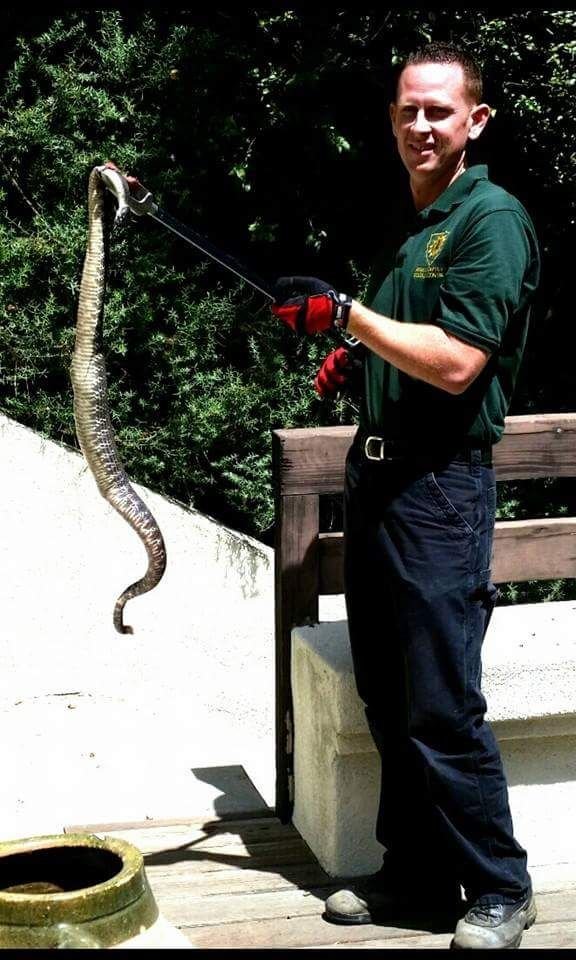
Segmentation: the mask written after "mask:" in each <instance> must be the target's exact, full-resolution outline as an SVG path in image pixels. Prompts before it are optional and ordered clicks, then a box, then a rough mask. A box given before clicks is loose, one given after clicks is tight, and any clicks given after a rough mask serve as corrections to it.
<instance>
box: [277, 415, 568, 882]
mask: <svg viewBox="0 0 576 960" xmlns="http://www.w3.org/2000/svg"><path fill="white" fill-rule="evenodd" d="M355 430H356V427H353V426H339V427H323V428H312V429H292V430H277V431H275V432H274V434H273V460H274V488H275V497H276V551H275V565H276V566H275V591H276V597H275V603H276V704H277V713H276V755H277V780H276V812H277V815H278V816H279V817H280V819H281V820H282V821H283V822H285V823H287V822H289V821H290V820H291V818H292V817H293V813H294V796H295V790H294V742H295V729H294V724H295V717H294V699H295V698H294V692H295V691H294V690H293V682H294V675H293V671H294V663H293V658H292V647H293V643H294V642H295V640H296V641H297V642H298V643H299V644H300V645H301V649H302V651H303V653H302V656H304V657H308V656H311V657H312V658H313V659H314V658H316V659H317V663H316V661H315V666H314V667H313V670H312V672H314V671H317V674H316V676H314V677H312V675H311V676H310V677H309V678H308V681H306V682H310V683H320V684H321V683H322V682H323V679H325V678H326V677H330V678H331V679H330V680H329V689H330V691H331V693H330V697H332V698H333V697H336V699H338V698H339V697H344V698H346V697H349V698H350V697H353V693H351V689H352V686H353V684H352V677H351V662H349V661H348V660H347V654H346V645H347V630H346V624H345V622H344V623H342V622H341V623H340V624H334V623H332V624H323V625H321V626H320V628H318V627H317V628H313V627H310V626H308V630H306V629H304V630H302V629H295V628H300V627H302V626H303V625H313V624H318V623H319V598H320V597H321V596H322V595H334V594H342V592H343V575H342V557H343V537H342V533H341V532H330V533H323V532H321V531H320V528H319V524H320V497H321V496H323V495H326V494H330V495H340V494H342V491H343V478H344V461H345V456H346V453H347V450H348V448H349V446H350V443H351V441H352V438H353V436H354V433H355ZM494 465H495V470H496V477H497V480H498V481H503V480H516V479H524V478H538V477H574V476H576V414H575V413H569V414H558V415H556V414H543V415H542V414H541V415H534V416H517V417H509V418H507V420H506V428H505V433H504V436H503V438H502V440H501V442H500V443H499V444H497V445H496V446H495V448H494ZM492 570H493V579H494V581H495V582H496V583H502V582H506V581H516V582H521V581H526V580H549V579H554V578H567V577H576V517H564V516H563V517H560V518H553V519H530V520H505V521H498V522H497V524H496V530H495V540H494V555H493V566H492ZM570 603H571V602H566V601H565V602H563V603H560V604H558V605H556V604H539V605H537V606H538V607H539V608H541V609H539V610H538V614H539V620H538V623H539V624H540V626H539V629H538V630H536V629H534V630H529V627H530V624H531V623H532V621H534V622H535V621H536V619H538V618H535V617H534V616H533V615H532V612H531V610H529V609H527V608H528V607H532V606H533V605H522V607H524V609H523V610H521V609H520V608H518V607H505V608H497V610H496V611H495V614H494V617H493V623H492V624H491V627H490V631H489V634H490V633H491V632H492V631H493V630H494V629H495V628H494V623H495V621H496V620H498V618H500V622H501V623H502V624H504V627H505V630H504V627H502V628H501V629H502V630H504V632H505V631H510V630H514V629H516V628H515V627H514V626H512V624H518V623H519V622H520V621H519V619H518V618H519V617H520V616H521V615H522V614H523V629H524V630H525V631H526V630H528V631H529V635H530V637H532V635H534V636H533V637H532V645H533V647H534V649H535V650H536V651H537V654H536V659H535V658H534V651H533V650H532V648H531V649H530V650H529V651H528V654H529V657H531V658H532V669H533V673H532V675H528V674H527V675H526V677H525V679H524V687H523V688H522V690H521V691H520V694H519V696H520V697H521V698H522V697H524V699H526V697H530V696H531V693H530V691H531V689H532V686H534V687H538V688H541V689H535V690H534V698H535V699H538V696H540V695H542V691H543V690H544V688H545V683H544V682H543V683H542V684H540V683H538V684H535V683H534V677H535V676H536V675H538V671H540V674H539V675H541V676H542V678H543V681H544V680H545V679H546V678H545V677H544V674H543V673H542V670H543V666H542V665H543V664H544V665H545V664H546V663H547V661H548V659H550V661H553V660H554V656H555V655H556V652H557V651H556V648H558V650H560V648H561V655H560V654H558V656H557V658H556V661H557V662H556V661H554V663H553V664H551V667H550V671H549V676H548V686H549V687H550V689H551V690H552V693H551V694H548V695H547V696H548V700H550V697H552V698H553V697H554V688H555V686H559V687H561V686H562V683H560V684H558V683H557V681H558V679H559V678H562V677H563V676H564V675H565V674H566V675H567V677H568V680H569V683H568V686H567V688H566V689H564V690H559V694H561V697H560V699H561V700H562V704H561V706H559V708H558V710H555V708H554V707H553V706H550V703H549V702H548V701H547V702H546V704H545V706H543V707H541V705H540V704H539V703H538V704H536V705H535V706H534V708H533V710H532V708H531V707H528V708H526V704H524V706H523V708H522V709H520V710H518V709H516V707H517V706H518V705H517V704H515V709H512V708H511V709H510V710H509V711H508V709H507V706H506V703H505V700H506V685H507V684H509V683H510V678H512V679H514V680H515V679H516V674H518V673H519V672H521V671H518V670H517V669H516V667H515V662H516V661H515V660H514V656H512V658H511V659H510V655H509V656H508V665H507V666H506V664H499V663H498V662H497V661H498V656H499V654H498V652H496V655H495V657H494V656H493V657H492V660H493V663H492V676H493V678H495V683H496V681H497V680H498V677H499V678H500V687H499V688H497V687H495V689H496V688H497V689H498V690H499V691H500V694H501V697H500V699H501V701H502V703H501V704H500V705H499V706H498V710H499V713H498V711H497V716H498V718H499V719H500V721H501V724H500V733H501V734H502V735H504V734H505V735H506V736H514V737H518V736H520V735H522V736H523V734H524V733H525V732H526V731H527V730H528V728H530V729H531V731H532V732H533V733H534V730H535V729H536V728H535V727H534V723H533V722H532V721H531V717H532V715H534V716H536V715H538V716H539V717H540V719H541V720H542V721H543V724H544V725H543V726H542V724H541V725H540V727H539V728H538V731H537V733H538V736H540V737H542V736H552V737H554V736H557V735H562V734H565V735H572V733H574V735H575V736H576V672H575V673H572V666H574V667H575V668H576V648H575V649H574V656H573V655H572V652H571V649H568V652H567V645H568V646H569V644H570V642H571V641H570V638H568V637H567V635H566V614H567V613H570V612H571V611H572V610H573V612H574V620H573V624H574V637H575V640H576V601H575V602H574V603H573V604H572V606H570ZM556 607H558V611H557V612H558V616H556V615H555V614H556ZM544 608H546V609H544ZM560 614H561V615H560ZM527 615H528V617H529V619H528V620H527V619H526V618H527ZM556 620H558V621H559V622H560V623H561V624H562V625H563V627H562V629H563V630H564V633H563V634H562V638H561V639H558V640H557V641H553V640H552V638H551V636H550V634H551V631H554V630H555V626H554V624H555V622H556ZM504 621H505V623H504ZM571 622H572V621H571ZM536 634H538V635H537V636H536ZM543 636H545V637H546V639H548V637H549V636H550V641H549V642H550V650H549V652H548V651H547V650H546V646H545V644H544V643H543V640H542V637H543ZM534 637H535V638H536V639H534ZM518 642H519V643H520V644H522V643H523V641H522V640H519V641H518ZM310 645H311V646H310ZM501 646H502V649H503V654H502V656H503V658H504V660H505V661H506V651H505V647H506V644H505V643H503V644H501ZM555 651H556V652H555ZM522 655H523V651H521V652H520V656H522ZM318 658H319V660H318ZM572 659H574V664H573V663H572ZM302 662H303V661H302ZM310 662H312V661H310ZM518 662H522V661H518ZM318 664H320V667H319V666H318ZM306 669H308V667H307V668H306ZM318 670H319V671H320V672H318ZM498 671H500V673H499V672H498ZM507 671H508V672H507ZM534 671H536V673H534ZM554 671H555V672H554ZM520 679H521V678H520ZM296 682H300V681H296ZM301 682H304V681H301ZM326 682H328V681H326ZM485 682H486V673H485ZM332 683H336V684H340V686H338V688H337V693H335V692H334V691H335V690H336V688H335V687H334V688H332V687H330V684H332ZM485 688H486V687H485ZM519 689H520V688H519ZM327 690H328V688H327ZM572 692H574V702H573V709H568V707H570V704H569V701H570V698H571V696H572ZM324 693H325V695H327V691H324ZM302 695H303V696H304V694H302ZM313 695H314V690H313V689H311V690H310V691H307V693H306V696H308V697H309V698H310V697H312V696H313ZM487 696H488V703H489V712H490V696H489V693H487ZM517 699H518V696H516V700H517ZM321 700H322V698H321V696H320V691H319V690H318V696H317V697H316V698H315V703H314V718H313V719H314V723H315V724H316V728H315V733H313V731H312V728H311V727H310V728H308V727H306V724H307V723H309V722H310V721H309V720H307V719H306V718H305V717H304V716H302V715H301V716H299V717H296V723H297V724H298V723H300V730H299V739H300V744H301V747H300V750H301V752H304V751H305V749H306V741H307V740H308V741H311V740H312V739H313V737H314V736H316V737H317V736H318V730H319V729H320V727H319V726H318V725H319V724H320V725H321V724H324V726H323V727H322V730H323V731H324V732H323V734H322V737H324V739H326V738H328V739H329V738H330V736H331V733H334V737H335V739H334V743H335V744H339V746H337V747H334V749H337V750H340V749H342V750H343V751H344V752H346V751H348V753H350V752H351V751H352V752H353V749H352V747H351V744H352V743H356V746H357V748H358V750H359V751H360V753H363V754H366V752H367V751H369V750H371V749H372V748H371V747H370V746H368V741H367V740H366V738H365V730H361V729H360V724H361V723H363V721H362V720H361V719H358V718H359V717H361V715H362V710H361V704H360V702H359V701H358V703H353V702H352V701H350V702H348V701H346V703H347V706H346V707H345V713H346V716H345V717H343V718H342V719H341V720H338V721H334V718H333V715H332V714H331V715H330V716H329V717H328V715H326V716H323V717H319V716H318V711H320V712H321V711H322V710H323V709H324V707H325V704H324V706H323V704H322V702H321ZM299 702H300V703H302V702H305V701H303V700H302V698H300V701H299ZM299 709H300V712H301V714H302V711H304V712H306V708H305V707H302V706H300V707H299ZM531 710H532V713H531ZM544 714H546V716H544ZM571 714H573V718H571ZM354 718H355V719H354ZM490 719H492V717H490ZM572 720H573V721H574V723H572ZM334 722H336V723H337V725H338V724H340V725H341V729H338V730H334V731H331V730H330V729H329V725H330V724H333V723H334ZM519 728H520V730H519ZM366 729H367V728H366ZM495 732H496V733H497V735H498V732H497V731H496V730H495ZM303 738H304V739H303ZM303 743H304V746H302V744H303ZM315 749H318V744H316V746H315ZM354 749H355V748H354ZM373 759H374V758H373ZM364 760H365V758H364ZM364 760H363V761H362V762H363V763H364ZM306 762H311V761H305V763H306ZM563 762H564V761H563ZM350 775H351V776H352V774H350ZM354 776H355V777H357V776H359V773H358V770H356V773H354ZM566 778H567V780H568V779H570V774H569V773H567V774H566ZM573 779H574V781H575V785H576V771H574V777H573ZM332 788H333V787H329V786H326V785H324V789H326V790H330V789H332ZM318 789H322V788H321V787H319V788H318ZM575 789H576V786H575ZM296 792H297V791H296ZM324 799H325V800H326V798H324ZM304 802H306V804H309V803H313V800H312V799H311V798H310V797H307V795H306V799H305V801H304V799H302V800H301V806H302V804H303V803H304ZM294 822H295V824H296V826H298V825H299V824H298V821H297V819H296V818H295V819H294ZM326 829H327V830H328V829H329V825H328V824H327V823H326ZM303 835H304V838H305V839H306V840H307V842H309V843H311V841H312V848H313V849H314V846H313V841H314V837H312V838H311V837H309V836H306V835H305V834H304V833H303ZM315 852H316V851H315ZM321 862H322V859H321ZM323 866H324V867H325V869H328V872H331V871H330V863H326V862H325V863H323Z"/></svg>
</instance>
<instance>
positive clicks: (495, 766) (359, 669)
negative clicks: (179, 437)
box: [272, 44, 539, 948]
mask: <svg viewBox="0 0 576 960" xmlns="http://www.w3.org/2000/svg"><path fill="white" fill-rule="evenodd" d="M489 116H490V108H489V107H488V106H487V104H485V103H483V102H482V81H481V76H480V72H479V69H478V66H477V65H476V63H475V62H474V61H473V59H472V58H470V57H469V56H468V55H466V54H465V53H464V52H463V51H461V50H459V49H457V48H455V47H452V46H449V45H445V44H429V45H428V46H427V47H425V48H423V49H422V50H420V51H418V52H416V53H415V54H413V55H411V56H410V57H409V58H408V60H407V62H406V63H405V64H404V66H403V68H402V69H401V71H400V73H399V77H398V83H397V90H396V99H395V101H394V102H393V103H392V104H391V107H390V117H391V121H392V128H393V132H394V136H395V138H396V141H397V147H398V152H399V155H400V158H401V160H402V162H403V164H404V166H405V168H406V170H407V171H408V174H409V180H410V190H411V193H412V198H413V201H414V206H415V217H414V221H413V223H412V224H411V225H410V227H409V230H408V231H407V234H406V239H405V242H404V243H403V245H402V246H401V248H400V250H399V251H398V253H397V256H396V259H395V262H394V265H393V268H392V270H391V271H390V273H389V274H388V276H386V277H385V278H381V279H382V280H383V282H381V285H380V287H379V289H378V290H377V293H376V295H375V297H374V299H373V302H372V304H371V306H370V307H368V306H366V305H364V304H361V303H359V302H358V301H356V300H352V299H351V298H350V297H348V296H346V295H344V294H341V293H340V294H338V293H335V291H333V290H332V289H331V288H330V287H329V285H328V284H325V283H323V282H322V281H320V280H317V279H315V278H306V277H304V278H302V277H284V278H281V279H280V280H279V281H278V285H277V296H276V302H275V304H274V306H273V307H272V310H273V312H274V313H275V314H276V315H277V316H278V317H280V318H281V319H282V320H284V322H286V323H287V324H289V325H290V326H291V327H292V328H293V329H294V330H296V331H297V332H299V333H307V334H312V333H319V332H323V331H326V330H329V329H331V328H333V327H337V328H340V329H341V330H345V331H346V334H347V335H348V336H350V337H352V338H355V339H356V340H358V341H359V342H360V344H361V345H363V346H361V350H362V352H363V353H364V357H365V359H364V387H365V389H364V395H363V400H362V406H361V412H360V426H359V430H358V433H357V435H356V438H355V440H354V443H353V445H352V447H351V449H350V451H349V454H348V458H347V464H346V489H345V591H346V605H347V612H348V622H349V632H350V642H351V647H352V654H353V660H354V669H355V676H356V683H357V687H358V691H359V694H360V696H361V697H362V699H363V700H364V702H365V704H366V715H367V718H368V723H369V726H370V730H371V732H372V735H373V737H374V740H375V743H376V745H377V747H378V750H379V753H380V756H381V760H382V777H381V796H380V806H379V812H378V820H377V827H376V834H377V837H378V839H379V841H380V842H381V843H382V845H383V847H384V856H383V865H382V868H381V870H380V871H379V872H378V873H377V874H376V875H374V876H373V877H370V878H368V879H367V880H365V881H363V882H359V883H356V884H352V885H351V886H350V887H348V888H347V889H346V890H340V891H338V892H337V893H335V894H333V895H332V896H331V897H329V899H328V901H327V903H326V917H327V919H329V920H332V921H334V922H339V923H369V922H373V921H374V920H375V919H378V917H381V916H384V914H385V912H386V910H387V909H388V911H389V908H390V907H391V906H394V905H400V904H403V905H404V906H406V905H408V906H409V907H410V906H412V905H413V906H414V907H417V906H419V905H420V906H428V907H429V906H431V905H432V906H434V907H436V906H443V905H444V906H450V905H457V904H458V903H459V902H460V900H461V887H463V888H464V892H465V894H466V901H467V904H466V908H467V912H466V913H465V915H464V916H461V918H460V920H459V921H458V924H457V927H456V932H455V936H454V940H453V944H452V945H453V947H456V948H468V947H472V948H502V947H505V948H510V947H517V946H518V945H519V943H520V940H521V937H522V933H523V930H524V929H525V928H527V927H528V926H530V925H531V924H532V923H533V922H534V920H535V918H536V906H535V902H534V899H533V895H532V889H531V881H530V877H529V874H528V872H527V857H526V853H525V851H524V850H523V849H522V847H521V846H520V845H519V844H518V842H517V841H516V840H515V838H514V835H513V827H512V820H511V816H510V810H509V803H508V792H507V786H506V781H505V776H504V772H503V768H502V762H501V758H500V754H499V750H498V746H497V743H496V741H495V738H494V736H493V734H492V731H491V729H490V727H489V725H488V724H487V723H486V722H485V720H484V713H485V710H486V701H485V700H484V697H483V696H482V693H481V690H480V676H481V659H480V652H481V646H482V641H483V637H484V634H485V631H486V628H487V626H488V623H489V620H490V615H491V612H492V608H493V606H494V602H495V596H496V590H495V588H494V585H493V583H492V581H491V578H490V557H491V548H492V534H493V527H494V515H495V505H496V485H495V478H494V471H493V468H492V446H493V444H494V443H496V442H497V441H498V440H499V439H500V437H501V435H502V432H503V428H504V418H505V415H506V411H507V409H508V405H509V402H510V398H511V395H512V392H513V388H514V383H515V380H516V376H517V372H518V367H519V364H520V360H521V356H522V352H523V349H524V344H525V339H526V333H527V325H528V319H529V314H530V308H531V303H532V300H533V296H534V292H535V289H536V286H537V282H538V272H539V259H538V249H537V242H536V237H535V234H534V228H533V226H532V223H531V221H530V218H529V217H528V215H527V213H526V211H525V210H524V208H523V207H522V205H521V204H520V203H519V202H518V201H517V200H516V199H515V198H514V197H512V196H511V195H510V194H508V193H507V192H505V191H504V190H502V189H501V188H500V187H497V186H496V185H494V184H492V183H491V182H490V181H489V179H488V171H487V168H486V167H484V166H468V163H467V152H466V151H467V146H468V143H469V141H471V140H475V139H476V138H477V137H478V136H480V134H481V133H482V131H483V129H484V127H485V126H486V123H487V122H488V119H489ZM345 350H346V348H343V347H340V348H338V351H334V352H333V354H331V355H330V357H328V358H327V359H326V361H325V362H324V364H323V366H322V368H321V370H320V372H319V374H318V377H317V379H316V383H315V385H316V389H317V390H318V391H319V392H320V393H321V394H324V395H332V394H333V393H334V391H335V390H336V389H338V388H339V387H340V386H341V385H342V383H343V381H345V379H346V376H347V372H348V367H347V365H346V357H347V354H346V353H345V352H344V351H345ZM461 913H462V910H460V914H461Z"/></svg>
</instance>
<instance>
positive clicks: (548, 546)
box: [492, 517, 576, 583]
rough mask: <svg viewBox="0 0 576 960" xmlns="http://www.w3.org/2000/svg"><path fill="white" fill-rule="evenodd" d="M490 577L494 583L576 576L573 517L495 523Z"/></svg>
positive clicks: (575, 545)
mask: <svg viewBox="0 0 576 960" xmlns="http://www.w3.org/2000/svg"><path fill="white" fill-rule="evenodd" d="M492 576H493V579H494V582H495V583H505V582H506V581H508V580H510V581H517V582H520V581H525V580H552V579H555V578H556V577H576V518H574V517H558V518H548V519H544V520H501V521H498V522H497V524H496V529H495V531H494V552H493V566H492Z"/></svg>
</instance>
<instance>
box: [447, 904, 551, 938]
mask: <svg viewBox="0 0 576 960" xmlns="http://www.w3.org/2000/svg"><path fill="white" fill-rule="evenodd" d="M535 920H536V901H535V900H534V897H533V895H532V894H529V895H528V896H527V897H525V898H524V900H520V901H519V902H518V903H495V904H482V903H479V904H476V906H473V907H471V908H470V909H469V910H468V912H467V913H466V914H465V915H464V916H463V917H462V919H461V920H459V921H458V925H457V927H456V932H455V934H454V939H453V940H452V943H451V944H450V946H451V947H452V949H454V950H478V949H484V950H513V949H515V948H516V947H519V946H520V941H521V940H522V934H523V933H524V930H527V929H528V927H531V926H532V924H533V923H534V921H535Z"/></svg>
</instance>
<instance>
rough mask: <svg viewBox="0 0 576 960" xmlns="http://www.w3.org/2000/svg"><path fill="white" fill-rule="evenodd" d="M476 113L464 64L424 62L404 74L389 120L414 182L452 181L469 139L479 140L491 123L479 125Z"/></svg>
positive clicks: (412, 66)
mask: <svg viewBox="0 0 576 960" xmlns="http://www.w3.org/2000/svg"><path fill="white" fill-rule="evenodd" d="M481 106H482V107H484V108H486V105H485V104H483V105H481ZM486 110H488V111H489V108H486V109H485V111H484V112H483V114H482V116H483V118H484V114H485V112H486ZM477 111H478V107H477V105H476V104H474V103H473V102H472V100H471V99H470V97H469V95H468V94H467V92H466V83H465V76H464V71H463V69H462V67H461V66H460V64H459V63H419V64H412V65H411V66H408V67H406V69H405V70H403V71H402V73H401V75H400V79H399V83H398V92H397V95H396V102H395V103H393V104H391V105H390V117H391V120H392V129H393V131H394V136H395V137H396V139H397V141H398V152H399V154H400V157H401V159H402V162H403V163H404V166H405V167H406V169H407V170H408V172H409V174H410V178H411V179H412V180H414V182H416V183H417V182H425V181H427V180H443V179H444V178H446V180H447V181H448V182H449V181H450V179H451V174H455V173H456V171H457V170H458V168H459V165H460V164H461V162H462V158H463V155H464V151H465V149H466V143H467V141H468V138H469V137H471V138H475V137H476V136H478V134H479V133H480V131H481V130H482V129H483V127H484V125H485V123H486V119H487V116H486V117H485V118H484V119H483V122H482V123H481V124H478V112H477Z"/></svg>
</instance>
